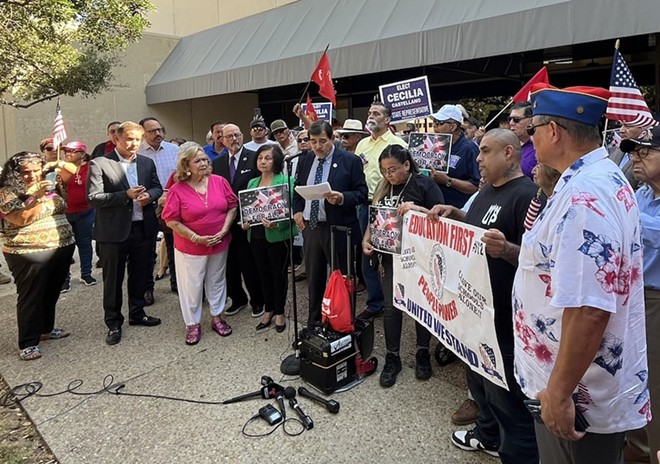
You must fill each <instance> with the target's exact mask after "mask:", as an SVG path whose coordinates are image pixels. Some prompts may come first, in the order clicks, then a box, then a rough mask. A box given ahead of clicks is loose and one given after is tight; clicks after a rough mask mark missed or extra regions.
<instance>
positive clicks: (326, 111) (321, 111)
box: [299, 102, 332, 126]
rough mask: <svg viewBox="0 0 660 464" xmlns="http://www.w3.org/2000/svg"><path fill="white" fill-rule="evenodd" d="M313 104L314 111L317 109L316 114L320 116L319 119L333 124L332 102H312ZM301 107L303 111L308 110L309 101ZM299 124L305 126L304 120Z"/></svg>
mask: <svg viewBox="0 0 660 464" xmlns="http://www.w3.org/2000/svg"><path fill="white" fill-rule="evenodd" d="M312 106H313V107H314V111H316V115H317V116H318V117H319V120H321V119H322V120H324V121H328V122H329V123H330V124H332V103H330V102H320V103H312ZM300 107H301V109H302V112H303V113H305V112H306V111H307V103H301V104H300ZM299 125H301V126H304V124H303V122H302V121H300V124H299Z"/></svg>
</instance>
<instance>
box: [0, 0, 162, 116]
mask: <svg viewBox="0 0 660 464" xmlns="http://www.w3.org/2000/svg"><path fill="white" fill-rule="evenodd" d="M154 10H155V7H154V5H153V3H152V2H151V1H149V0H39V1H35V0H0V56H1V57H2V60H0V95H4V96H5V97H6V98H2V99H0V104H5V105H11V106H14V107H16V108H27V107H29V106H32V105H34V104H36V103H38V102H41V101H45V100H48V99H51V98H54V97H57V96H59V95H69V96H75V95H82V96H84V97H88V96H91V95H95V94H98V93H100V92H102V91H104V90H107V89H108V88H109V87H110V84H111V82H112V79H113V75H112V68H113V67H114V66H116V65H117V64H118V62H119V54H120V52H121V51H123V50H125V49H126V47H128V46H129V45H130V44H131V43H135V42H137V41H138V40H140V39H141V38H142V34H143V32H144V30H145V29H146V28H147V27H148V26H149V21H148V20H147V15H148V13H149V12H151V11H154Z"/></svg>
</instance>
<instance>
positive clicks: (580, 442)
mask: <svg viewBox="0 0 660 464" xmlns="http://www.w3.org/2000/svg"><path fill="white" fill-rule="evenodd" d="M609 96H610V93H609V92H608V91H607V90H605V89H599V88H593V87H580V88H577V87H573V88H567V89H556V88H553V87H550V86H548V85H547V84H541V85H537V86H535V87H534V88H533V89H532V107H533V115H534V116H533V118H532V121H531V125H530V126H528V128H527V131H528V133H529V135H530V136H533V141H534V147H535V148H536V154H537V156H538V160H539V163H542V164H544V165H546V166H550V167H552V168H555V169H557V170H558V171H559V172H561V173H562V176H561V178H560V179H559V181H558V182H557V185H556V186H555V190H554V193H553V195H552V196H551V197H550V199H549V200H548V204H547V206H546V208H545V209H544V210H543V212H542V213H541V214H540V215H539V217H538V219H537V221H536V223H535V224H534V226H533V227H532V229H531V230H530V231H528V232H527V233H526V234H525V235H524V236H523V240H522V245H521V250H520V257H519V265H518V271H517V273H516V278H515V282H514V288H513V308H514V331H515V368H516V379H517V381H518V383H519V385H520V386H521V388H522V390H523V392H524V393H525V394H526V395H527V396H529V397H530V398H537V399H538V400H540V402H541V417H542V419H543V424H540V423H537V424H536V439H537V443H538V447H539V453H540V456H541V462H543V463H544V464H553V463H575V464H577V463H594V462H598V463H599V464H609V463H612V464H615V463H617V464H618V463H622V462H623V459H622V453H623V446H624V436H625V432H626V431H627V430H633V429H638V428H640V427H643V426H644V425H645V424H646V422H647V421H648V420H649V419H650V413H649V399H648V398H649V397H648V389H647V384H646V383H647V374H648V370H647V361H646V343H645V338H646V336H645V322H644V300H643V299H644V292H643V291H644V287H643V282H642V250H641V243H640V230H639V211H638V209H637V202H636V201H635V196H634V194H633V191H632V189H631V187H630V184H629V183H628V181H627V180H626V178H625V177H624V176H623V174H622V173H621V171H620V170H619V169H618V168H617V166H616V165H615V164H614V163H612V161H610V160H609V159H608V158H607V151H606V150H605V149H604V148H602V147H601V141H600V134H599V131H598V122H599V120H600V119H601V117H602V115H603V113H604V112H605V109H606V107H607V101H608V98H609ZM576 411H579V412H581V413H582V414H583V416H584V417H585V418H586V420H587V421H588V422H589V426H588V427H587V429H586V432H580V431H577V430H576V428H575V426H574V421H575V415H576Z"/></svg>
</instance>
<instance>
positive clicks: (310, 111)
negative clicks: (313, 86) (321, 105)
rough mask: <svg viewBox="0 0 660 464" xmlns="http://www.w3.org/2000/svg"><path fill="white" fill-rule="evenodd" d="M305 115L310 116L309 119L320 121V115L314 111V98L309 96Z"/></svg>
mask: <svg viewBox="0 0 660 464" xmlns="http://www.w3.org/2000/svg"><path fill="white" fill-rule="evenodd" d="M305 114H306V115H307V116H309V119H311V120H312V121H318V120H319V115H318V114H316V110H315V109H314V104H313V103H312V98H311V97H310V96H309V94H307V106H305Z"/></svg>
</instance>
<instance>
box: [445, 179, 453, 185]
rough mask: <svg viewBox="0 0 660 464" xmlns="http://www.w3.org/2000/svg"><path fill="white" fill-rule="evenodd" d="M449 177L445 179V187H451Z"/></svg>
mask: <svg viewBox="0 0 660 464" xmlns="http://www.w3.org/2000/svg"><path fill="white" fill-rule="evenodd" d="M451 181H452V179H451V177H447V183H446V184H445V187H451Z"/></svg>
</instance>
